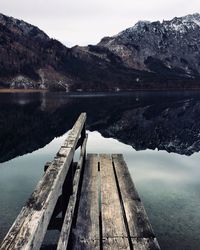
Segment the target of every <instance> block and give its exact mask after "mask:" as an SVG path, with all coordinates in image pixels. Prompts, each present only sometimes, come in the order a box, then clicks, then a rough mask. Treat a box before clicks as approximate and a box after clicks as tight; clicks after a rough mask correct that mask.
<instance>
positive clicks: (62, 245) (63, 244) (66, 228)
mask: <svg viewBox="0 0 200 250" xmlns="http://www.w3.org/2000/svg"><path fill="white" fill-rule="evenodd" d="M87 138H88V136H87V135H86V138H85V140H84V142H83V145H82V148H81V153H80V159H79V162H78V165H77V169H76V172H75V176H74V180H73V193H72V195H71V197H70V199H69V203H68V206H67V211H66V214H65V218H64V222H63V226H62V230H61V233H60V237H59V241H58V245H57V250H66V248H67V244H68V240H69V234H70V230H71V225H72V220H73V216H74V210H75V205H76V201H77V192H78V188H79V182H80V176H81V172H82V169H83V164H84V158H85V153H86V143H87Z"/></svg>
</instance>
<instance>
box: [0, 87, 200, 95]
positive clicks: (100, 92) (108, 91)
mask: <svg viewBox="0 0 200 250" xmlns="http://www.w3.org/2000/svg"><path fill="white" fill-rule="evenodd" d="M140 91H145V92H164V91H168V92H176V91H181V92H184V91H200V87H198V88H152V89H149V88H141V89H139V88H136V89H127V90H120V91H114V90H102V91H99V90H97V91H95V90H85V91H69V92H65V91H56V90H55V91H52V90H51V91H50V90H48V89H6V88H2V89H1V88H0V94H1V93H47V92H48V93H58V92H60V93H65V94H66V95H84V94H89V95H98V94H108V95H109V94H116V95H120V94H124V93H134V92H140Z"/></svg>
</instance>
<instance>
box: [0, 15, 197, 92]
mask: <svg viewBox="0 0 200 250" xmlns="http://www.w3.org/2000/svg"><path fill="white" fill-rule="evenodd" d="M199 52H200V15H199V14H193V15H188V16H185V17H180V18H174V19H172V20H171V21H163V22H162V23H161V22H148V21H139V22H138V23H137V24H136V25H135V26H133V27H131V28H129V29H127V30H125V31H122V32H120V33H119V34H118V35H116V36H113V37H105V38H103V39H102V40H101V42H100V43H99V44H97V45H89V46H87V47H79V46H75V47H73V48H67V47H65V46H64V45H63V44H61V43H60V42H59V41H57V40H55V39H50V38H49V37H48V36H47V35H46V34H45V33H44V32H43V31H41V30H40V29H38V28H37V27H35V26H33V25H30V24H28V23H26V22H24V21H22V20H18V19H15V18H13V17H7V16H5V15H3V14H0V55H1V56H0V86H1V87H6V88H48V89H51V90H67V91H68V90H79V91H81V90H87V91H95V90H96V91H104V90H112V91H113V90H114V91H119V90H133V89H162V88H175V89H176V88H195V87H197V88H199V87H200V53H199Z"/></svg>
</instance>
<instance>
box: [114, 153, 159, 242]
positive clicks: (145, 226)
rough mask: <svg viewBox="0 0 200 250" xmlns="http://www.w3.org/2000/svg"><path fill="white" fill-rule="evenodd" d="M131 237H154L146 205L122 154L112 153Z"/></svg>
mask: <svg viewBox="0 0 200 250" xmlns="http://www.w3.org/2000/svg"><path fill="white" fill-rule="evenodd" d="M112 159H113V163H114V168H115V171H116V175H117V180H118V183H119V188H120V192H121V196H122V201H123V205H124V209H125V213H126V219H127V222H128V226H129V231H130V237H146V238H148V237H154V233H153V230H152V227H151V225H150V223H149V219H148V217H147V214H146V212H145V209H144V206H143V204H142V202H141V200H140V198H139V195H138V193H137V191H136V189H135V186H134V184H133V181H132V179H131V176H130V173H129V171H128V168H127V165H126V163H125V161H124V159H123V156H122V155H112Z"/></svg>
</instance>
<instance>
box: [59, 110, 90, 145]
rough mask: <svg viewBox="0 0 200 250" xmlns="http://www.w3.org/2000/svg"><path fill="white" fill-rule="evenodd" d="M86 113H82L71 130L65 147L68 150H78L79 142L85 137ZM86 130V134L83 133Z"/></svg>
mask: <svg viewBox="0 0 200 250" xmlns="http://www.w3.org/2000/svg"><path fill="white" fill-rule="evenodd" d="M86 117H87V116H86V113H81V115H80V116H79V118H78V120H77V121H76V123H75V124H74V126H73V128H72V129H71V130H70V132H69V135H68V137H67V139H66V140H65V142H64V145H63V146H64V147H67V148H74V149H75V148H76V145H77V143H78V140H79V138H80V136H81V134H82V135H85V121H86ZM83 129H84V133H83Z"/></svg>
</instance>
